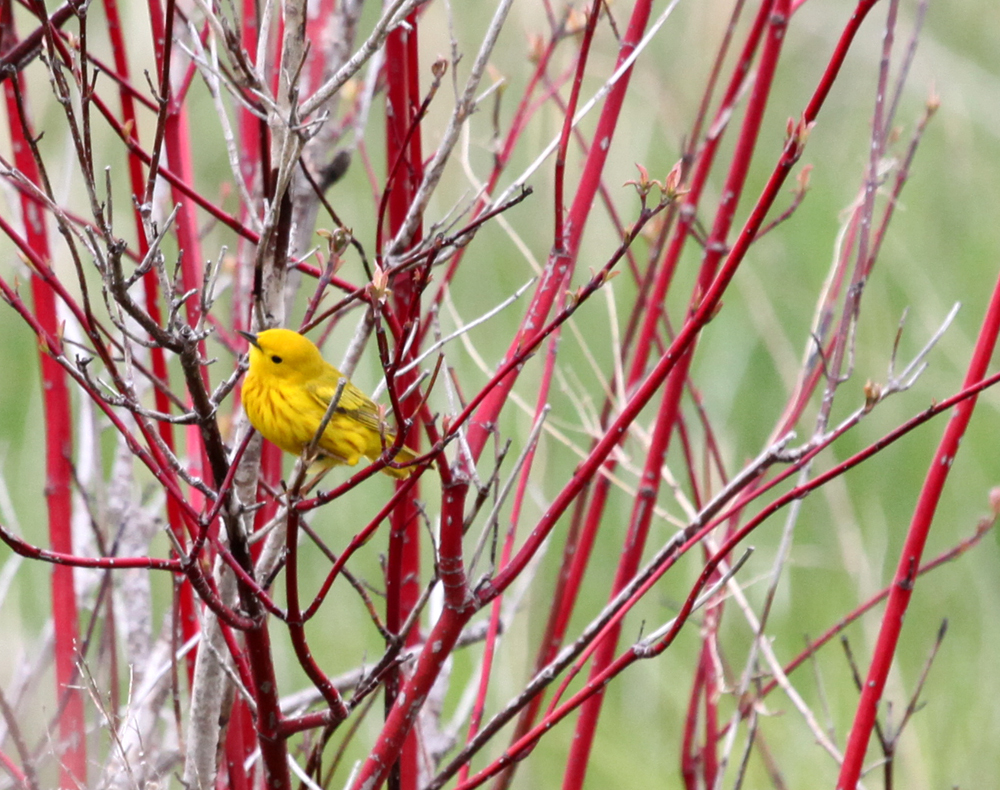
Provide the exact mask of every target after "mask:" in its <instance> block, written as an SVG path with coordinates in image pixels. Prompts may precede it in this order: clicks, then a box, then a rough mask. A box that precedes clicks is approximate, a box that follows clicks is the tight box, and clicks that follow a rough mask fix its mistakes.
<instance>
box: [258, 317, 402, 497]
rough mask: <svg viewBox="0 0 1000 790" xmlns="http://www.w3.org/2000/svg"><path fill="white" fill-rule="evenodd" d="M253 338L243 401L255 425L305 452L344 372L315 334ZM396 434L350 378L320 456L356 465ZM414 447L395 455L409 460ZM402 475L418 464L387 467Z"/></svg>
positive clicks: (282, 332) (271, 333) (291, 449)
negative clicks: (318, 344)
mask: <svg viewBox="0 0 1000 790" xmlns="http://www.w3.org/2000/svg"><path fill="white" fill-rule="evenodd" d="M240 334H241V335H243V337H245V338H246V339H247V340H249V341H250V372H249V373H247V377H246V381H244V382H243V406H244V408H245V409H246V412H247V417H249V418H250V422H251V424H252V425H253V427H254V428H256V429H257V430H258V431H260V433H261V435H262V436H263V437H264V438H265V439H267V440H268V441H270V442H273V443H274V444H276V445H278V447H280V448H281V449H282V450H284V451H285V452H286V453H292V454H294V455H299V454H301V453H302V451H303V450H305V449H306V448H307V447H308V446H309V443H310V442H311V441H312V440H313V437H314V436H315V435H316V431H318V430H319V426H320V423H321V422H322V421H323V417H324V415H325V414H326V411H327V409H328V408H329V406H330V401H331V400H333V398H334V397H336V394H337V385H338V383H339V382H340V380H341V379H342V378H344V376H343V375H342V374H341V372H340V371H339V370H337V369H336V368H335V367H334V366H333V365H331V364H330V363H329V362H327V361H325V360H324V359H323V357H322V355H321V354H320V352H319V349H318V348H316V345H315V343H313V342H312V341H311V340H309V338H307V337H303V336H302V335H300V334H299V333H298V332H293V331H292V330H291V329H265V330H264V331H263V332H260V333H258V334H256V335H254V334H251V333H250V332H240ZM394 439H395V437H394V436H393V435H392V434H391V433H388V432H387V431H386V430H385V425H384V422H383V420H382V418H381V416H380V415H379V410H378V407H377V406H376V405H375V404H374V403H372V401H371V399H370V398H369V397H368V396H367V395H365V394H364V393H363V392H362V391H361V390H359V389H358V388H357V387H355V386H354V385H353V384H351V382H350V381H348V382H346V383H345V385H344V389H343V390H342V391H341V393H340V400H339V401H338V402H337V406H336V408H334V410H333V415H332V416H331V417H330V421H329V423H327V426H326V429H325V430H324V431H323V435H322V436H320V439H319V443H318V444H317V450H318V453H319V462H320V463H322V464H324V465H326V466H335V465H338V464H347V465H348V466H354V465H355V464H356V463H357V462H358V459H359V458H361V456H362V455H364V456H367V457H368V458H370V459H371V460H372V461H374V460H376V459H377V458H378V457H379V456H380V455H382V448H383V441H384V446H385V447H389V446H390V445H392V442H393V440H394ZM414 457H415V456H414V455H413V453H411V452H410V451H409V450H406V449H402V450H400V451H399V453H398V454H397V455H396V457H395V458H394V459H393V460H395V461H396V462H399V463H406V462H408V461H412V460H413V459H414ZM382 471H383V472H385V473H386V474H388V475H391V476H392V477H396V478H403V477H408V476H409V475H410V472H411V471H412V470H410V469H393V468H392V467H389V466H387V467H385V468H383V469H382Z"/></svg>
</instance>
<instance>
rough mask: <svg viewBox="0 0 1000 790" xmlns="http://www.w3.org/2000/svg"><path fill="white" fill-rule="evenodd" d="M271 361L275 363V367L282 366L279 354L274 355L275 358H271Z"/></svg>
mask: <svg viewBox="0 0 1000 790" xmlns="http://www.w3.org/2000/svg"><path fill="white" fill-rule="evenodd" d="M271 361H272V362H273V363H274V364H275V365H280V364H281V357H279V356H278V355H277V354H274V355H273V356H272V357H271Z"/></svg>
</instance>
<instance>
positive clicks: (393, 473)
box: [369, 436, 417, 480]
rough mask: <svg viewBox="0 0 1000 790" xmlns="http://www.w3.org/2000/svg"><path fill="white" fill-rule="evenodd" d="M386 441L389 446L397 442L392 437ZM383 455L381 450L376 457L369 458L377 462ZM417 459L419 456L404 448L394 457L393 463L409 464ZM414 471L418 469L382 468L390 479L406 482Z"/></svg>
mask: <svg viewBox="0 0 1000 790" xmlns="http://www.w3.org/2000/svg"><path fill="white" fill-rule="evenodd" d="M385 440H386V443H387V444H391V443H392V442H393V441H395V439H394V437H392V436H386V437H385ZM381 454H382V452H381V448H379V451H378V452H377V453H375V455H373V456H369V458H371V460H373V461H375V460H377V459H378V457H379V456H380V455H381ZM416 458H417V456H416V455H415V454H414V453H413V451H411V450H408V449H407V448H405V447H403V448H401V449H400V451H399V452H398V453H396V455H395V456H394V457H393V459H392V462H393V463H394V464H408V463H410V461H414V460H416ZM414 469H416V467H414V466H407V467H404V468H403V469H397V468H396V467H394V466H383V467H382V471H383V472H385V473H386V474H387V475H389V477H394V478H396V479H397V480H405V479H406V478H407V477H409V476H410V475H411V474H413V470H414Z"/></svg>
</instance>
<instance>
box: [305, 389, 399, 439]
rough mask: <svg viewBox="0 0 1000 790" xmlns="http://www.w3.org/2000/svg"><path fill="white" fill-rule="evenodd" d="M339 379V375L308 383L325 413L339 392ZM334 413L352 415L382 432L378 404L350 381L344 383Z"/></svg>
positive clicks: (363, 423) (309, 391) (313, 396)
mask: <svg viewBox="0 0 1000 790" xmlns="http://www.w3.org/2000/svg"><path fill="white" fill-rule="evenodd" d="M338 381H339V377H337V378H334V379H333V380H332V381H330V380H327V379H325V378H324V379H321V380H319V381H314V382H310V383H309V384H307V385H306V390H307V392H308V393H309V395H310V396H311V397H312V398H313V399H314V400H315V401H316V403H317V405H318V406H320V408H321V409H322V412H323V413H324V414H325V413H326V410H327V408H328V407H329V406H330V401H331V400H333V398H334V397H335V396H336V394H337V383H338ZM334 413H335V414H343V415H345V416H347V417H351V418H352V419H355V420H357V421H358V422H359V423H361V424H362V425H364V426H365V427H366V428H371V429H372V430H373V431H375V432H376V433H379V432H380V426H381V424H382V423H381V420H380V419H379V411H378V406H376V405H375V404H374V403H373V402H372V401H371V399H370V398H369V397H368V396H367V395H365V394H364V393H363V392H362V391H361V390H359V389H358V388H357V387H355V386H354V385H353V384H351V382H350V381H348V382H347V383H346V384H345V385H344V390H343V392H341V393H340V400H339V401H338V402H337V408H336V410H335V412H334Z"/></svg>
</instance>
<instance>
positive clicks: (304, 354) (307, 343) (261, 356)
mask: <svg viewBox="0 0 1000 790" xmlns="http://www.w3.org/2000/svg"><path fill="white" fill-rule="evenodd" d="M240 334H241V335H243V337H245V338H246V339H247V340H248V341H249V342H250V373H251V374H252V375H254V376H263V377H265V378H266V377H273V378H277V379H282V380H285V381H295V382H301V381H311V380H314V379H316V378H318V377H319V376H321V375H322V374H323V371H324V369H325V366H326V363H325V362H324V361H323V356H322V355H321V354H320V353H319V349H318V348H316V344H315V343H313V342H312V341H311V340H310V339H309V338H307V337H304V336H303V335H300V334H299V333H298V332H293V331H292V330H291V329H265V330H264V331H263V332H258V333H257V334H256V335H255V334H252V333H250V332H240Z"/></svg>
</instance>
